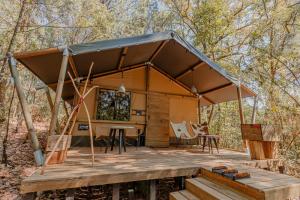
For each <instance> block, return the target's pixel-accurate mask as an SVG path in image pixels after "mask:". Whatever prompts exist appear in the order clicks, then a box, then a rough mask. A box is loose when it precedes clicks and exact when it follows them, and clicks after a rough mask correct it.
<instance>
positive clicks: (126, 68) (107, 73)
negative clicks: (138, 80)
mask: <svg viewBox="0 0 300 200" xmlns="http://www.w3.org/2000/svg"><path fill="white" fill-rule="evenodd" d="M143 66H145V63H139V64H135V65H129V66H126V67H123V68H122V69H121V70H119V69H114V70H109V71H106V72H101V73H97V74H94V75H91V76H92V78H91V79H94V78H98V77H102V76H107V75H111V74H115V73H119V72H122V71H123V72H124V71H128V70H131V69H135V68H139V67H143ZM81 78H82V80H85V79H86V78H87V76H83V77H81ZM64 83H65V84H66V83H72V81H71V80H65V81H64ZM47 85H48V87H56V86H57V82H55V83H48V84H47Z"/></svg>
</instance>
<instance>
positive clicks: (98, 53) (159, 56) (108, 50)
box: [14, 31, 255, 105]
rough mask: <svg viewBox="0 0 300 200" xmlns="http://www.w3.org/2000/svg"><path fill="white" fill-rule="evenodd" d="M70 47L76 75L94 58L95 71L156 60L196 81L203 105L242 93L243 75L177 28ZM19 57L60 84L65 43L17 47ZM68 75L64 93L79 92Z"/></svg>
mask: <svg viewBox="0 0 300 200" xmlns="http://www.w3.org/2000/svg"><path fill="white" fill-rule="evenodd" d="M68 48H69V51H70V55H71V56H70V59H69V61H70V62H69V65H68V69H69V71H71V72H72V73H73V75H74V76H78V77H86V76H87V74H88V70H89V66H90V64H91V62H94V67H93V72H92V77H97V76H102V75H105V74H109V73H114V72H118V71H121V70H126V69H131V68H135V67H140V66H143V65H145V64H150V65H152V66H153V67H155V68H156V69H157V70H159V71H160V72H162V73H164V74H165V75H167V76H169V77H170V78H172V79H173V80H176V81H178V82H180V83H181V84H182V85H183V86H184V87H185V88H186V89H187V90H190V88H191V87H192V86H193V85H194V86H195V87H196V88H197V90H198V92H199V94H200V95H202V97H203V100H202V101H201V105H209V104H214V103H221V102H226V101H231V100H235V99H237V98H238V97H237V92H236V88H237V86H238V82H237V80H236V79H235V78H234V77H232V76H231V75H230V74H228V73H227V72H226V71H225V70H224V69H223V68H221V67H220V66H219V65H217V64H216V63H214V62H212V61H211V60H210V59H209V58H208V57H207V56H205V55H204V54H203V53H201V52H200V51H199V50H197V49H196V48H195V47H193V46H192V45H191V44H189V43H188V42H186V41H185V40H184V39H182V38H181V37H180V36H179V35H177V34H176V33H175V32H172V31H168V32H162V33H154V34H149V35H142V36H136V37H130V38H122V39H114V40H105V41H96V42H91V43H85V44H76V45H71V46H69V47H68ZM14 57H15V58H16V59H17V60H18V61H19V62H21V63H22V64H23V65H24V66H25V67H27V68H28V69H29V70H31V71H32V72H33V73H34V74H35V75H36V76H38V77H39V78H40V79H41V80H42V81H43V82H44V83H45V84H47V85H48V86H49V87H51V88H52V89H55V88H56V83H57V80H58V75H59V70H60V65H61V61H62V51H61V50H60V48H51V49H44V50H39V51H34V52H23V53H15V54H14ZM67 80H68V77H66V84H65V86H64V89H63V98H64V99H70V98H72V97H73V95H74V90H73V88H72V85H71V84H70V82H69V81H67ZM241 88H242V97H250V96H255V93H254V92H252V91H251V90H250V89H248V88H247V87H246V86H244V85H241Z"/></svg>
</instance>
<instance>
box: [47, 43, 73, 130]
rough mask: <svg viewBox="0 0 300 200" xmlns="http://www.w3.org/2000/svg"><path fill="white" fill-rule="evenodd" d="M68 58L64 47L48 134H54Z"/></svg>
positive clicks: (67, 52)
mask: <svg viewBox="0 0 300 200" xmlns="http://www.w3.org/2000/svg"><path fill="white" fill-rule="evenodd" d="M68 58H69V51H68V48H67V47H64V49H63V59H62V63H61V67H60V72H59V77H58V82H57V86H56V96H55V101H54V106H53V110H52V117H51V121H50V127H49V135H54V134H55V131H54V130H55V127H56V122H57V118H58V112H59V105H60V100H61V95H62V90H63V86H64V81H65V76H66V71H67V66H68Z"/></svg>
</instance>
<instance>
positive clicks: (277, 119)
mask: <svg viewBox="0 0 300 200" xmlns="http://www.w3.org/2000/svg"><path fill="white" fill-rule="evenodd" d="M299 14H300V2H299V1H294V0H89V1H84V0H0V133H1V134H0V150H1V151H0V160H2V161H3V163H5V164H8V166H14V159H12V158H10V154H9V150H7V149H9V147H11V148H12V147H14V148H16V149H20V150H21V151H22V148H23V146H22V145H23V144H24V142H19V143H17V144H14V140H17V139H16V135H17V133H18V132H20V130H21V129H20V128H21V127H22V121H23V116H22V112H21V108H20V106H19V102H18V99H17V95H16V94H15V92H14V86H13V81H12V78H11V76H10V73H9V69H8V65H7V64H8V63H7V60H6V57H5V55H6V54H7V52H20V51H29V50H36V49H41V48H47V47H54V46H59V45H65V44H67V45H71V44H76V43H83V42H90V41H95V40H105V39H111V38H122V37H127V36H134V35H141V34H147V33H152V32H159V31H166V30H174V31H176V32H177V33H178V34H180V35H181V36H182V37H183V38H185V39H187V40H188V41H189V42H190V43H191V44H193V45H194V46H196V47H197V48H198V49H200V50H201V51H202V52H203V53H204V54H206V55H207V56H208V57H210V58H211V59H212V60H214V61H215V62H217V63H218V64H220V65H221V66H222V67H224V68H225V69H226V70H227V71H229V72H230V73H232V74H233V75H234V76H235V77H237V78H238V79H239V80H241V81H242V82H244V83H245V84H246V85H247V86H248V87H250V88H251V89H253V91H255V92H256V93H257V94H258V106H257V117H256V122H258V123H261V124H271V125H274V126H277V127H280V130H281V131H280V132H281V142H280V144H279V150H280V151H279V156H280V158H281V159H283V160H284V161H285V163H286V164H287V165H289V166H291V167H294V168H295V169H299V173H300V167H299V166H300V137H299V136H300V65H299V64H300V16H299ZM18 69H19V73H20V75H21V81H22V85H23V87H24V89H25V91H26V97H27V101H28V102H29V104H30V106H31V112H32V115H33V120H34V121H35V122H36V123H37V124H41V123H42V124H46V125H48V124H49V122H50V108H49V105H48V103H47V100H46V96H45V95H44V93H43V92H42V91H39V90H36V87H37V86H38V85H39V84H40V82H39V80H38V79H37V78H36V77H35V76H34V75H33V74H32V73H30V72H29V71H28V70H27V69H25V68H24V67H23V66H21V65H19V66H18ZM52 94H53V92H52ZM252 104H253V100H252V99H245V100H243V105H244V109H245V117H246V122H250V121H251V112H252ZM209 110H210V108H209V107H208V108H204V109H203V113H204V115H202V117H203V120H206V117H207V116H206V115H207V113H208V111H209ZM63 117H64V116H63V111H62V113H61V117H60V118H61V119H63ZM210 129H211V132H213V133H218V134H220V135H222V141H221V145H222V147H225V148H231V149H237V150H240V149H241V147H242V145H241V132H240V119H239V114H238V103H237V102H227V103H222V104H219V105H216V107H215V112H214V116H213V121H212V124H211V127H210ZM25 132H26V131H25ZM18 139H19V140H20V138H18ZM21 139H22V140H25V139H26V138H21ZM11 144H14V145H11Z"/></svg>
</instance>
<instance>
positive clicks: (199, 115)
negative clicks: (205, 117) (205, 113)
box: [198, 96, 201, 124]
mask: <svg viewBox="0 0 300 200" xmlns="http://www.w3.org/2000/svg"><path fill="white" fill-rule="evenodd" d="M198 123H199V124H201V97H200V96H199V98H198Z"/></svg>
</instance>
